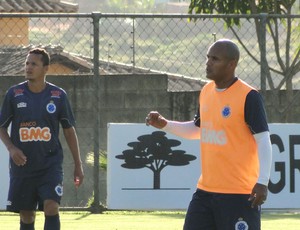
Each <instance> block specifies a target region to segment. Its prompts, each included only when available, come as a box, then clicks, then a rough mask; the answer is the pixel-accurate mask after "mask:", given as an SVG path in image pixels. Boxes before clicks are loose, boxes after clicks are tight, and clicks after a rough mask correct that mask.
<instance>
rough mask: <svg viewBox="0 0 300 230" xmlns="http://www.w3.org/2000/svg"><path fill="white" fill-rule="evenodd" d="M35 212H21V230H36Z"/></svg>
mask: <svg viewBox="0 0 300 230" xmlns="http://www.w3.org/2000/svg"><path fill="white" fill-rule="evenodd" d="M34 221H35V211H27V210H21V211H20V230H34Z"/></svg>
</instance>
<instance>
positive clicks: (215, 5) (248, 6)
mask: <svg viewBox="0 0 300 230" xmlns="http://www.w3.org/2000/svg"><path fill="white" fill-rule="evenodd" d="M295 1H296V0H285V1H278V0H259V1H254V0H247V1H241V0H191V3H190V5H189V10H188V13H189V14H193V13H195V14H214V13H219V14H259V13H268V14H290V13H291V9H292V6H293V5H294V3H295ZM225 21H226V23H227V25H228V26H232V25H240V20H239V19H238V18H231V19H225Z"/></svg>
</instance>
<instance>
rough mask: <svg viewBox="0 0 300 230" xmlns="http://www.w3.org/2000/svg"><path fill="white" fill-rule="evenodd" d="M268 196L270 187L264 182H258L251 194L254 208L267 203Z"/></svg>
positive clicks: (250, 199)
mask: <svg viewBox="0 0 300 230" xmlns="http://www.w3.org/2000/svg"><path fill="white" fill-rule="evenodd" d="M267 196H268V187H267V186H266V185H263V184H258V183H256V184H255V185H254V187H253V189H252V193H251V194H250V197H249V201H252V205H251V207H252V208H255V207H257V206H258V205H262V204H263V203H265V201H266V199H267Z"/></svg>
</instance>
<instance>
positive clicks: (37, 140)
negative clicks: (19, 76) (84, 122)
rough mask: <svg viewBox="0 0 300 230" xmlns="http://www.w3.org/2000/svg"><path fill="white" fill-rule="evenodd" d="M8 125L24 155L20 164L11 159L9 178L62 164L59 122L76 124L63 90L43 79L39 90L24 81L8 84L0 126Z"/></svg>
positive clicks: (28, 174)
mask: <svg viewBox="0 0 300 230" xmlns="http://www.w3.org/2000/svg"><path fill="white" fill-rule="evenodd" d="M10 124H11V129H10V137H11V140H12V142H13V144H14V145H15V146H16V147H18V148H19V149H21V150H22V151H23V153H24V154H25V155H26V157H27V163H26V164H25V165H24V166H21V167H20V166H17V165H15V164H14V162H13V161H12V159H10V175H11V177H13V176H17V177H21V176H22V177H26V176H34V175H35V174H39V173H40V172H42V171H44V170H45V169H47V168H49V167H52V166H55V165H57V166H58V167H62V161H63V153H62V146H61V143H60V141H59V125H60V124H61V125H62V127H63V128H69V127H72V126H74V124H75V121H74V116H73V113H72V110H71V107H70V104H69V101H68V99H67V95H66V92H65V91H64V90H63V89H61V88H59V87H57V86H55V85H53V84H51V83H49V82H46V87H45V89H44V90H43V91H42V92H40V93H33V92H31V91H30V90H29V88H28V84H27V81H26V82H22V83H20V84H18V85H15V86H13V87H11V88H10V89H9V90H8V91H7V93H6V96H5V98H4V101H3V105H2V110H1V114H0V127H5V128H8V127H9V125H10Z"/></svg>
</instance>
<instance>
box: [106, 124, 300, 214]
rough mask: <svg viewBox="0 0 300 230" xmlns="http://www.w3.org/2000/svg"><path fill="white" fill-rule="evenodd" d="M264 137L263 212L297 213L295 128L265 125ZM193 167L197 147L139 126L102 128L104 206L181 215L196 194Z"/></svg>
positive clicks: (299, 169)
mask: <svg viewBox="0 0 300 230" xmlns="http://www.w3.org/2000/svg"><path fill="white" fill-rule="evenodd" d="M270 134H271V141H272V146H273V162H272V171H271V178H270V186H269V196H268V200H267V202H266V203H265V204H264V206H263V208H275V209H285V208H300V199H299V192H300V125H299V124H270ZM176 154H177V155H176ZM241 163H242V162H241ZM199 165H200V160H199V141H194V140H193V141H192V140H186V139H182V138H179V137H177V136H174V135H171V134H167V133H165V132H163V131H161V130H158V129H155V128H153V127H147V126H146V125H145V124H114V123H111V124H108V172H107V176H108V178H107V206H108V208H109V209H128V210H171V209H186V208H187V206H188V204H189V201H190V199H191V197H192V194H193V192H194V191H195V189H196V183H197V180H198V177H199V175H200V167H199ZM245 166H246V165H245Z"/></svg>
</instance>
